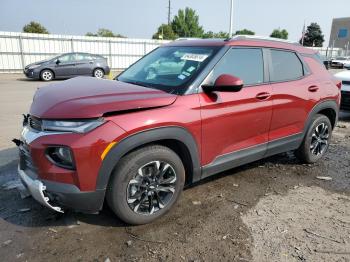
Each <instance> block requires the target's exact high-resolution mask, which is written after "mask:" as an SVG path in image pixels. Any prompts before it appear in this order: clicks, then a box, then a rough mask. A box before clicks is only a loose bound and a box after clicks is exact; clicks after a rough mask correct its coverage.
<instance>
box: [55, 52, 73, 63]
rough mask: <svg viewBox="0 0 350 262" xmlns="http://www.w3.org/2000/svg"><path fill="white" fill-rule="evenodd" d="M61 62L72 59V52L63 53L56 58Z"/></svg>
mask: <svg viewBox="0 0 350 262" xmlns="http://www.w3.org/2000/svg"><path fill="white" fill-rule="evenodd" d="M58 59H59V60H60V62H61V63H67V62H71V61H73V60H74V54H69V55H63V56H60V57H59V58H58Z"/></svg>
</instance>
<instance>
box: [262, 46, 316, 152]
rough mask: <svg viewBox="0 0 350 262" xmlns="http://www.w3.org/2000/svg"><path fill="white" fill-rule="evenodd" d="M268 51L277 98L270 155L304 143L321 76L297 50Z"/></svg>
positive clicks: (273, 113)
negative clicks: (303, 139)
mask: <svg viewBox="0 0 350 262" xmlns="http://www.w3.org/2000/svg"><path fill="white" fill-rule="evenodd" d="M267 53H268V54H269V56H268V57H269V71H270V81H271V88H272V101H273V108H272V118H271V127H270V133H269V141H270V142H269V146H268V147H269V148H268V151H269V152H268V155H272V154H275V153H279V152H283V151H286V149H287V150H288V149H289V150H291V149H294V148H293V147H296V146H298V145H299V144H300V141H301V139H302V132H303V129H304V124H305V121H306V119H307V116H308V113H309V112H310V110H311V108H312V107H313V105H314V104H315V103H316V102H317V101H318V100H319V99H320V95H319V86H318V84H317V83H318V80H317V79H315V77H314V76H312V75H311V73H310V72H309V69H308V67H307V66H306V64H305V63H304V62H303V61H302V59H301V57H300V56H299V55H298V54H297V53H296V52H294V51H290V50H281V49H269V50H268V51H267Z"/></svg>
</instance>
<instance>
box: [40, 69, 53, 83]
mask: <svg viewBox="0 0 350 262" xmlns="http://www.w3.org/2000/svg"><path fill="white" fill-rule="evenodd" d="M40 79H41V80H42V81H46V82H48V81H51V80H52V79H54V73H53V72H52V71H51V70H49V69H44V70H43V71H41V72H40Z"/></svg>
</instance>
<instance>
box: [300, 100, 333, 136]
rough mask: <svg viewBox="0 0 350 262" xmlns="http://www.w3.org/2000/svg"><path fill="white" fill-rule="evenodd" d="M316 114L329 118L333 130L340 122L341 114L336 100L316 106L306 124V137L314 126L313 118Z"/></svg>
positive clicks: (304, 133)
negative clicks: (311, 126)
mask: <svg viewBox="0 0 350 262" xmlns="http://www.w3.org/2000/svg"><path fill="white" fill-rule="evenodd" d="M316 114H322V115H325V116H327V117H328V118H329V120H330V121H331V124H332V128H334V127H335V126H336V124H337V121H338V114H339V107H338V104H337V103H336V101H334V100H326V101H322V102H320V103H318V104H316V105H315V106H314V107H313V109H312V110H311V112H310V113H309V115H308V118H307V120H306V122H305V126H304V132H303V135H304V136H305V135H306V133H307V130H308V129H309V127H310V125H311V124H312V118H313V117H314V116H315V115H316Z"/></svg>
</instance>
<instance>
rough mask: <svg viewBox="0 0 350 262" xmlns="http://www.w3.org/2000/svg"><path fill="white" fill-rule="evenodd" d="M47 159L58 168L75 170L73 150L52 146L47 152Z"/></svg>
mask: <svg viewBox="0 0 350 262" xmlns="http://www.w3.org/2000/svg"><path fill="white" fill-rule="evenodd" d="M46 157H47V158H48V159H49V161H50V162H52V163H53V164H55V165H56V166H59V167H63V168H66V169H75V164H74V158H73V153H72V150H71V149H70V148H69V147H67V146H51V147H48V148H47V150H46Z"/></svg>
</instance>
